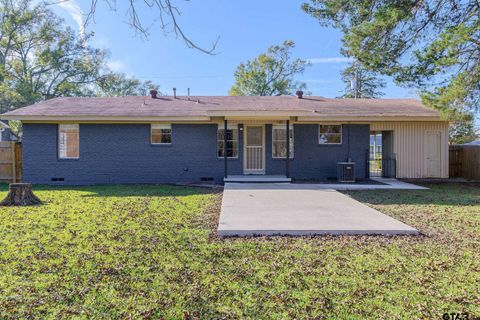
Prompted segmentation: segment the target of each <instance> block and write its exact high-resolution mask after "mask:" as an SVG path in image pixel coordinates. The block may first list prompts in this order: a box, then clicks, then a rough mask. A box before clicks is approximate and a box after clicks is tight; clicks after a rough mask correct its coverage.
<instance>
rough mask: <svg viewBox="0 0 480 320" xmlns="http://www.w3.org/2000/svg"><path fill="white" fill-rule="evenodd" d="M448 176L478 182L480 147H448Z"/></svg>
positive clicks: (479, 177) (479, 175) (479, 174)
mask: <svg viewBox="0 0 480 320" xmlns="http://www.w3.org/2000/svg"><path fill="white" fill-rule="evenodd" d="M449 176H450V178H465V179H471V180H480V147H479V146H459V145H452V146H450V147H449Z"/></svg>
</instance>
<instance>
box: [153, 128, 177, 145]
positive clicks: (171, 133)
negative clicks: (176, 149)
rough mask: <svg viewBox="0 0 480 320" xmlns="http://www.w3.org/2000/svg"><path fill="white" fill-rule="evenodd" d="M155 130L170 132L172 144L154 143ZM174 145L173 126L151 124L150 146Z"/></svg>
mask: <svg viewBox="0 0 480 320" xmlns="http://www.w3.org/2000/svg"><path fill="white" fill-rule="evenodd" d="M153 129H157V130H158V129H160V130H170V142H153V139H152V138H153ZM172 143H173V130H172V125H171V124H157V123H151V124H150V144H153V145H171V144H172Z"/></svg>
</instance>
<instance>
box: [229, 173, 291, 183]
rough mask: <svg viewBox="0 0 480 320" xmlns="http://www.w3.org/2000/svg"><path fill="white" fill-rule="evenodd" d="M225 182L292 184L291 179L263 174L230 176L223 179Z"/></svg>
mask: <svg viewBox="0 0 480 320" xmlns="http://www.w3.org/2000/svg"><path fill="white" fill-rule="evenodd" d="M223 181H224V182H253V183H257V182H262V183H263V182H290V181H292V179H291V178H287V176H284V175H283V176H282V175H263V174H256V175H255V174H252V175H229V176H228V177H226V178H223Z"/></svg>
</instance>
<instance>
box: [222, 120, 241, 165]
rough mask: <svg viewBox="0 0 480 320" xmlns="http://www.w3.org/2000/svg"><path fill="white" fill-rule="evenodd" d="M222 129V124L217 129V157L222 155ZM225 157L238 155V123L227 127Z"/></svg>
mask: <svg viewBox="0 0 480 320" xmlns="http://www.w3.org/2000/svg"><path fill="white" fill-rule="evenodd" d="M224 131H225V130H223V125H219V126H218V130H217V157H219V158H223V157H224V152H225V151H224V147H223V144H224ZM227 157H228V158H237V157H238V125H236V124H235V125H228V127H227Z"/></svg>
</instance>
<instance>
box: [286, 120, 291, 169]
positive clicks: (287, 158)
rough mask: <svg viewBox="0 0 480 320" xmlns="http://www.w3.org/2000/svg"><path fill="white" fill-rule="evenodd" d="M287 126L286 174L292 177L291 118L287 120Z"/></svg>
mask: <svg viewBox="0 0 480 320" xmlns="http://www.w3.org/2000/svg"><path fill="white" fill-rule="evenodd" d="M286 127H287V128H286V129H287V131H286V135H287V139H286V140H285V141H286V142H287V157H286V158H285V175H286V176H287V178H290V120H287V121H286Z"/></svg>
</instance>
